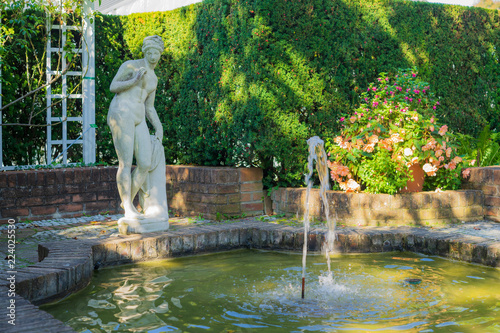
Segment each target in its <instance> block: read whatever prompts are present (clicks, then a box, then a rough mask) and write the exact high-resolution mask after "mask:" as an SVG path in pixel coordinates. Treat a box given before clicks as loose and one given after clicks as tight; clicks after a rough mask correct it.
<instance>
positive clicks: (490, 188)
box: [464, 166, 500, 222]
mask: <svg viewBox="0 0 500 333" xmlns="http://www.w3.org/2000/svg"><path fill="white" fill-rule="evenodd" d="M464 185H465V187H466V188H470V189H475V190H481V191H483V193H484V216H485V217H486V218H488V219H490V220H493V221H496V222H500V166H492V167H485V168H472V169H471V173H470V177H469V178H468V180H467V182H466V183H465V184H464Z"/></svg>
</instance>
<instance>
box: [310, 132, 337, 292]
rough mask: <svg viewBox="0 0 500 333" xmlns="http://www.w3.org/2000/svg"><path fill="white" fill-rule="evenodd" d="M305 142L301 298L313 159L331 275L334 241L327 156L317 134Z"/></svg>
mask: <svg viewBox="0 0 500 333" xmlns="http://www.w3.org/2000/svg"><path fill="white" fill-rule="evenodd" d="M307 144H308V146H309V157H308V158H307V161H308V163H307V168H308V171H309V172H308V173H307V174H306V177H305V182H306V185H307V190H306V200H305V202H304V246H303V249H302V298H304V288H305V287H304V284H305V273H306V257H307V240H308V238H309V237H308V234H309V228H310V221H309V199H310V194H311V188H312V183H313V182H312V179H311V177H312V175H313V172H314V168H313V166H314V161H316V171H317V172H318V176H319V180H320V184H321V186H320V190H319V195H320V197H321V200H322V201H323V207H324V211H325V215H326V222H327V226H328V232H327V234H326V240H325V243H324V245H323V251H324V252H325V256H326V258H327V265H328V273H329V274H330V275H331V265H330V253H331V252H333V245H334V242H335V221H334V220H333V219H332V217H331V216H330V205H329V204H328V200H327V198H326V191H328V190H329V189H330V183H329V181H328V178H329V177H328V176H329V175H328V165H327V163H326V161H327V158H326V157H327V156H326V153H325V145H324V142H323V140H321V139H320V138H319V137H317V136H313V137H312V138H310V139H309V140H307Z"/></svg>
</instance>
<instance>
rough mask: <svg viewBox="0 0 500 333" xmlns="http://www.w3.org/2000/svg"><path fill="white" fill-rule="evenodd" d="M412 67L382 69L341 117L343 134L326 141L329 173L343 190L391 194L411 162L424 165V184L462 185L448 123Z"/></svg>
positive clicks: (402, 182)
mask: <svg viewBox="0 0 500 333" xmlns="http://www.w3.org/2000/svg"><path fill="white" fill-rule="evenodd" d="M417 74H418V73H417V70H416V69H407V70H402V71H399V72H398V74H397V75H396V76H395V77H394V78H389V77H388V76H387V74H386V73H381V74H380V77H379V78H378V79H377V82H375V83H372V84H370V86H369V88H368V89H367V91H366V92H364V93H363V94H362V96H361V98H362V103H361V105H360V107H359V108H357V109H356V110H355V111H354V113H353V114H351V115H346V116H344V117H342V118H340V120H339V121H340V122H341V123H342V124H343V125H342V131H341V135H339V136H337V137H336V138H335V139H334V142H333V143H332V142H328V145H327V147H328V149H329V156H330V161H329V162H328V164H329V168H330V174H331V177H332V179H333V180H334V181H336V182H338V185H339V187H340V188H341V189H343V190H345V191H348V192H350V191H359V190H362V189H364V190H365V191H367V192H371V193H389V194H394V193H397V192H398V191H400V190H401V189H402V188H404V187H405V186H406V184H407V182H408V180H410V179H412V178H413V176H412V173H411V171H410V169H409V168H410V166H412V165H413V164H419V165H420V166H422V168H423V170H424V172H425V174H426V177H425V182H424V189H427V190H436V189H441V190H446V189H456V188H458V187H459V186H460V183H461V181H460V178H459V175H460V170H461V168H462V165H463V161H462V158H461V157H460V156H458V155H457V149H456V146H455V145H454V143H453V142H454V137H453V135H452V134H451V133H450V132H448V126H446V125H440V124H439V123H438V121H437V118H436V116H435V110H436V108H437V107H438V106H439V102H436V101H435V98H434V96H433V94H432V93H431V92H430V90H429V88H430V87H429V85H428V84H427V83H426V82H423V81H420V80H419V79H418V78H417Z"/></svg>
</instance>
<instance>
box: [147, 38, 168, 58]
mask: <svg viewBox="0 0 500 333" xmlns="http://www.w3.org/2000/svg"><path fill="white" fill-rule="evenodd" d="M149 48H155V49H157V50H158V51H160V54H161V53H162V52H163V49H164V48H165V46H164V44H163V40H162V39H161V37H160V36H157V35H154V36H148V37H146V38H144V42H143V43H142V53H144V54H146V51H147V50H148V49H149Z"/></svg>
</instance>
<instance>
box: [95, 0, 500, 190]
mask: <svg viewBox="0 0 500 333" xmlns="http://www.w3.org/2000/svg"><path fill="white" fill-rule="evenodd" d="M499 28H500V15H499V12H498V11H491V10H485V9H480V8H467V7H460V6H446V5H439V4H429V3H423V2H412V1H373V2H372V1H370V2H366V1H323V0H321V1H320V0H306V1H304V0H292V1H290V0H276V1H272V0H258V1H238V0H216V1H209V0H208V1H204V2H203V3H199V4H196V5H191V6H189V7H184V8H181V9H177V10H174V11H171V12H162V13H160V12H156V13H145V14H133V15H130V16H125V17H116V16H104V17H103V19H102V20H101V21H100V22H99V23H98V25H97V34H96V35H97V38H98V46H97V50H98V74H97V77H98V81H97V85H98V89H97V91H98V96H97V107H98V110H97V113H98V114H99V115H100V118H99V121H100V125H101V127H100V128H101V130H100V134H99V143H98V147H99V151H100V153H101V157H102V158H103V159H106V158H110V156H114V154H113V153H110V151H112V146H111V145H110V141H109V140H110V135H109V131H108V130H107V128H106V126H105V115H106V113H107V107H108V105H109V102H110V99H111V98H112V94H111V93H110V92H109V89H108V87H109V83H110V80H111V79H112V77H113V75H114V74H115V73H116V71H117V69H118V67H119V66H120V64H121V63H122V62H123V61H124V60H125V59H129V58H138V57H141V56H142V55H141V51H140V48H141V44H142V40H143V38H144V37H145V36H148V35H152V34H158V35H160V36H162V37H163V39H164V41H165V44H166V50H165V52H164V55H163V57H162V60H161V62H160V64H159V66H158V67H157V70H156V73H157V75H158V77H159V87H158V92H157V95H156V103H155V105H156V109H157V111H158V113H159V116H160V119H161V120H162V122H163V124H164V129H165V139H164V144H165V152H166V156H167V163H180V164H202V165H231V166H234V165H236V166H240V165H241V166H258V167H262V168H263V169H264V172H265V185H266V187H270V186H274V185H291V186H296V185H300V184H302V183H303V180H302V172H303V170H304V165H305V161H306V154H307V149H306V139H307V138H309V137H311V136H313V135H319V136H320V137H323V138H327V137H333V136H334V135H335V133H336V132H337V130H338V123H337V119H338V117H339V115H340V114H341V113H345V112H346V111H348V110H350V109H353V108H354V107H356V106H357V104H358V99H359V97H358V95H359V93H360V92H361V90H363V89H366V87H367V86H368V82H371V81H374V80H375V79H376V77H377V75H378V73H380V72H389V73H394V72H395V71H396V70H397V69H398V68H408V67H412V66H417V67H418V68H419V69H420V76H421V78H422V79H423V80H425V81H427V82H429V83H430V85H431V89H432V90H433V91H434V92H435V93H436V95H437V96H439V98H440V103H441V107H440V109H439V110H438V113H439V114H440V119H441V120H442V121H443V122H444V123H447V124H448V125H449V126H450V128H451V129H453V130H455V131H459V132H462V133H467V134H471V135H476V134H477V133H478V132H479V131H480V130H481V128H482V127H483V126H484V125H485V124H488V123H489V124H490V125H491V127H492V128H496V129H497V130H499V129H500V106H499V100H500V65H499V59H498V50H499V46H500V29H499Z"/></svg>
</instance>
